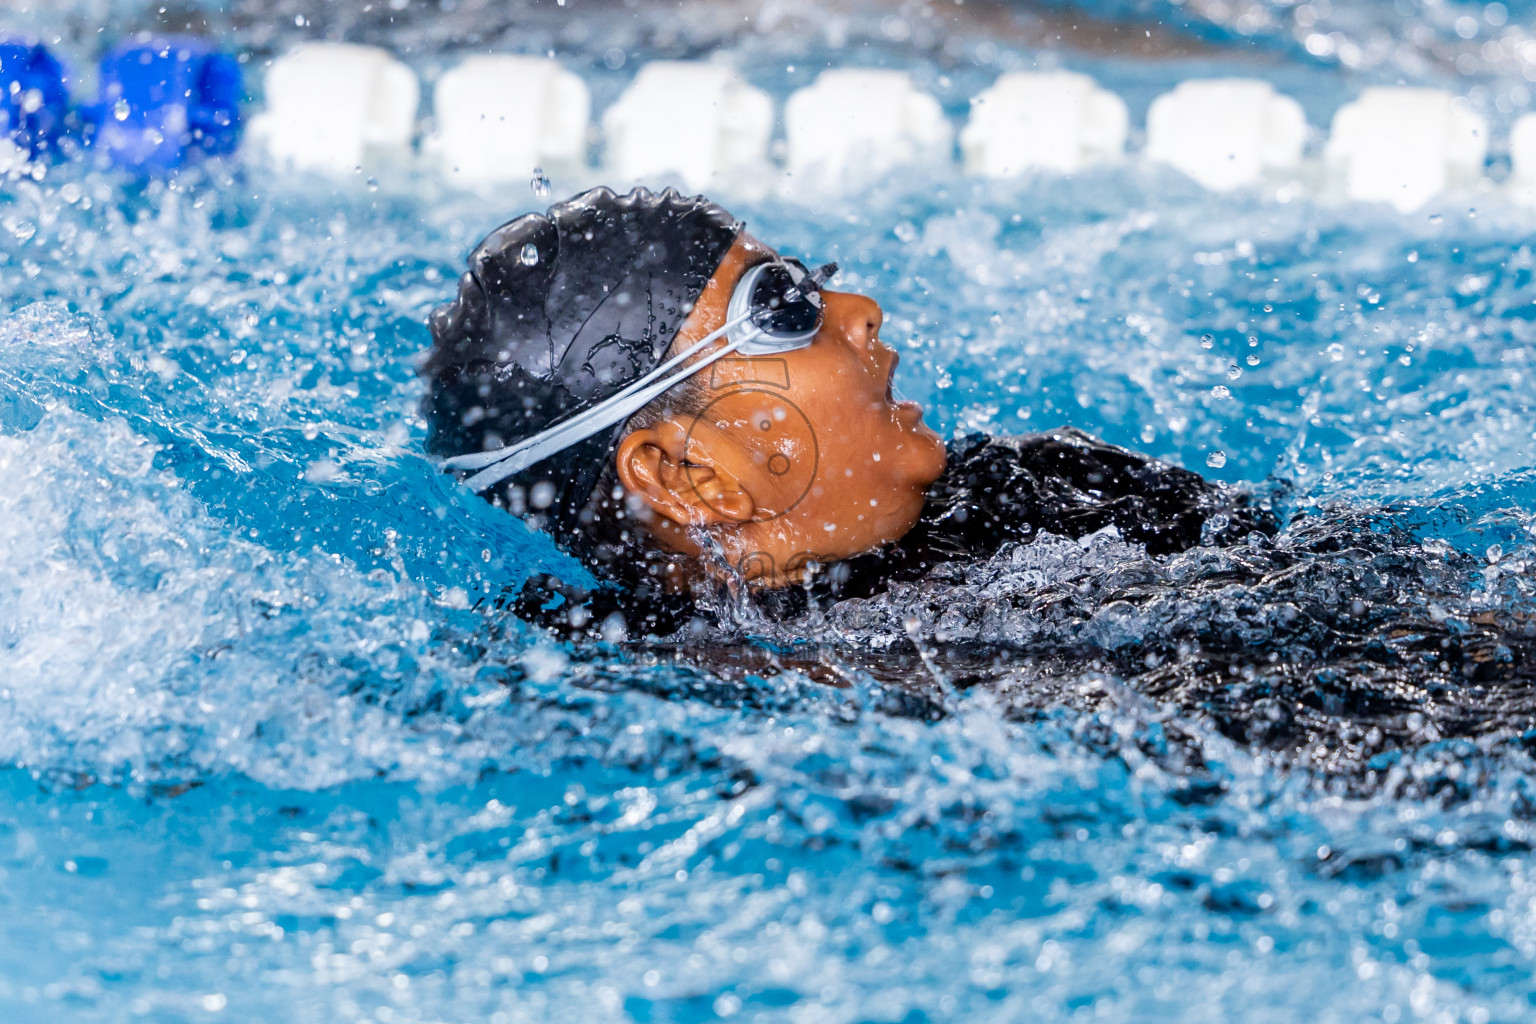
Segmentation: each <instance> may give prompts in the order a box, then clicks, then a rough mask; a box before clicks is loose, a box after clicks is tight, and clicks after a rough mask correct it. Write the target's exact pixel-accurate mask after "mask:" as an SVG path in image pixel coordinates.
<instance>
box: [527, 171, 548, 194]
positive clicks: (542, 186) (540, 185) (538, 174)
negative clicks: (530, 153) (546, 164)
mask: <svg viewBox="0 0 1536 1024" xmlns="http://www.w3.org/2000/svg"><path fill="white" fill-rule="evenodd" d="M528 187H529V188H531V189H533V194H534V195H536V196H538V197H539V198H540V199H543V198H545V197H546V196H548V195H549V188H550V186H549V179H548V178H547V177H545V176H544V168H542V167H535V168H534V169H533V180H532V181H530V182H529V183H528Z"/></svg>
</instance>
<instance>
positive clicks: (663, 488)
mask: <svg viewBox="0 0 1536 1024" xmlns="http://www.w3.org/2000/svg"><path fill="white" fill-rule="evenodd" d="M728 443H729V442H728V441H726V440H725V439H724V438H721V437H719V436H717V435H716V433H715V432H714V431H713V430H712V429H710V428H708V427H705V426H704V425H703V424H698V425H696V426H695V429H694V430H693V431H692V432H691V433H689V432H687V431H685V430H683V428H682V427H681V426H679V425H678V424H676V423H673V422H670V421H668V422H664V423H661V424H658V425H656V426H654V427H642V428H640V429H639V430H634V431H631V432H630V433H629V434H627V435H626V436H625V437H624V439H623V440H622V441H620V442H619V449H618V452H617V453H616V454H615V456H614V458H615V460H616V463H617V469H618V474H619V482H620V483H622V484H623V485H624V489H625V490H626V491H628V492H629V493H630V494H633V495H636V496H637V497H639V498H640V500H641V501H643V502H645V504H646V505H648V506H649V507H650V509H651V511H652V512H653V513H655V514H656V515H658V516H660V517H662V518H663V519H666V520H668V521H670V522H672V523H674V524H676V525H677V526H682V527H687V526H719V525H724V524H727V523H729V524H739V523H746V522H750V521H751V519H752V513H754V512H755V511H757V504H756V503H755V502H754V501H753V500H752V495H750V494H748V493H747V491H746V489H745V488H744V487H743V486H742V485H741V481H740V480H739V479H737V477H736V476H735V475H734V474H733V473H731V472H730V471H729V470H728V469H727V468H726V461H727V460H723V459H721V458H719V457H718V456H719V455H721V454H723V452H722V451H721V446H722V445H725V444H728Z"/></svg>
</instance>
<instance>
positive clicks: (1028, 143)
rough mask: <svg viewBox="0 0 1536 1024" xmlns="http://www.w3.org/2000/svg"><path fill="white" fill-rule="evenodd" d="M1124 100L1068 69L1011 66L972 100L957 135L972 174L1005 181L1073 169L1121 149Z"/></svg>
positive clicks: (1115, 155)
mask: <svg viewBox="0 0 1536 1024" xmlns="http://www.w3.org/2000/svg"><path fill="white" fill-rule="evenodd" d="M1127 121H1128V119H1127V116H1126V110H1125V103H1124V101H1122V100H1121V99H1120V97H1118V96H1116V95H1115V94H1114V93H1112V92H1109V91H1108V90H1106V89H1101V88H1100V87H1099V86H1098V84H1097V83H1096V82H1094V80H1093V79H1092V78H1089V77H1088V76H1087V75H1080V74H1076V73H1074V72H1070V71H1062V72H1055V73H1041V74H1035V73H1030V72H1023V71H1013V72H1009V73H1008V74H1005V75H1003V76H1002V77H1000V78H999V79H998V80H997V81H996V82H995V83H993V84H992V86H991V87H990V88H988V89H985V90H983V91H982V92H980V93H978V94H977V95H976V96H975V97H974V98H973V99H972V100H971V116H970V120H969V121H968V122H967V123H966V126H965V128H964V130H963V131H961V133H960V152H961V154H962V156H963V159H964V162H965V169H966V171H967V172H968V173H970V174H978V175H984V176H986V177H990V178H1006V177H1012V176H1014V175H1018V174H1023V173H1024V172H1026V171H1029V170H1031V169H1035V168H1039V169H1042V170H1049V171H1056V172H1059V173H1062V174H1071V173H1073V172H1074V171H1078V170H1080V169H1082V168H1084V167H1087V166H1089V165H1090V164H1095V163H1101V162H1103V161H1106V160H1113V159H1117V158H1119V157H1120V156H1121V155H1122V154H1123V153H1124V152H1125V135H1126V126H1127Z"/></svg>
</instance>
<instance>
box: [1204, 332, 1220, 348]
mask: <svg viewBox="0 0 1536 1024" xmlns="http://www.w3.org/2000/svg"><path fill="white" fill-rule="evenodd" d="M1215 344H1216V339H1215V338H1214V337H1212V336H1211V335H1209V334H1202V335H1200V347H1201V348H1210V347H1211V346H1213V345H1215Z"/></svg>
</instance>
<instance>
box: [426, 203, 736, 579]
mask: <svg viewBox="0 0 1536 1024" xmlns="http://www.w3.org/2000/svg"><path fill="white" fill-rule="evenodd" d="M740 231H741V225H740V223H739V222H737V221H736V219H735V218H734V217H732V216H731V215H730V214H729V213H728V212H727V211H726V210H725V209H724V208H723V207H721V206H719V205H717V204H715V203H713V202H710V201H709V200H708V199H705V198H704V197H703V196H691V197H685V196H682V195H679V194H678V193H677V192H676V191H674V190H671V189H668V190H667V191H665V192H662V193H659V194H657V193H652V192H650V191H647V190H645V189H635V190H634V191H632V192H630V193H629V194H627V195H623V196H620V195H617V194H615V193H614V192H613V191H611V190H609V189H606V188H599V189H593V190H592V191H589V192H585V193H583V194H581V195H579V196H576V197H574V198H572V199H569V200H566V201H565V202H562V203H556V204H555V205H554V206H551V207H550V208H549V211H548V212H547V213H545V214H542V215H540V214H529V215H527V216H524V217H519V218H518V219H516V220H514V221H511V222H509V223H507V224H504V225H502V226H501V227H500V228H497V229H496V230H495V231H493V232H492V233H491V234H490V235H488V236H487V237H486V239H485V240H484V241H483V242H481V243H480V245H479V246H478V247H477V248H476V249H475V251H474V252H473V253H472V254H471V255H470V257H469V272H468V273H466V274H465V275H464V276H463V278H462V279H461V280H460V282H459V292H458V296H457V297H456V298H455V299H454V300H453V301H452V302H450V303H448V304H447V305H445V306H442V307H440V308H438V309H437V310H435V311H434V312H433V314H432V317H431V322H430V326H431V330H432V341H433V345H432V350H431V352H430V353H429V354H428V356H427V358H426V360H425V362H424V363H423V364H422V367H421V370H420V373H421V375H422V376H423V377H424V378H426V381H427V394H426V397H425V398H424V399H423V401H422V412H423V415H424V416H425V418H426V421H427V444H426V447H427V451H428V452H430V453H432V454H434V455H440V456H445V457H446V456H453V455H461V454H466V453H471V452H481V451H490V450H493V449H496V448H500V447H502V446H504V445H508V444H512V443H514V442H516V441H520V440H523V439H524V438H527V437H531V436H532V435H534V434H536V433H538V432H539V431H541V430H544V429H545V428H547V427H549V426H551V425H552V424H554V423H556V422H558V421H559V420H562V419H564V418H566V417H567V416H570V415H572V414H574V413H576V412H579V411H581V410H583V409H587V408H590V407H591V406H593V405H595V404H597V403H598V402H600V401H602V400H603V399H605V398H607V397H609V396H610V395H612V394H614V393H615V392H617V391H618V390H620V389H621V388H623V387H624V386H625V385H627V384H629V383H631V382H632V381H634V380H636V379H637V378H639V377H641V376H643V375H644V374H645V373H647V372H649V371H650V370H652V369H654V368H655V367H656V366H657V365H658V364H659V363H660V362H661V360H662V359H663V358H665V356H666V354H667V352H668V351H669V349H670V347H671V345H672V341H673V339H674V338H675V337H676V335H677V332H678V329H679V328H680V327H681V326H682V324H683V321H684V320H685V319H686V318H687V316H688V314H689V312H691V311H692V309H693V306H694V303H695V302H696V301H697V300H698V297H699V294H700V293H701V292H702V291H703V290H704V286H705V285H706V284H707V283H708V282H709V279H710V278H711V277H712V276H713V275H714V273H715V271H716V270H717V269H718V268H719V266H720V263H721V261H722V260H723V259H724V258H725V255H726V253H727V252H729V251H730V248H731V246H732V245H733V244H734V243H735V241H736V237H737V235H738V234H739V233H740ZM690 394H691V391H690V390H689V389H687V388H685V387H680V388H678V389H675V391H674V392H672V393H669V394H668V395H663V396H661V398H658V399H657V400H656V402H655V403H653V404H652V407H649V408H648V409H647V410H642V412H641V413H640V414H638V415H639V417H640V418H641V419H642V420H644V419H645V417H646V416H647V415H649V416H650V417H651V418H652V419H654V418H656V417H657V413H656V411H655V410H656V408H657V407H671V408H674V409H677V408H682V407H684V406H686V404H687V403H688V402H689V400H690V399H689V397H688V396H689V395H690ZM628 429H630V428H629V426H628V425H627V424H621V425H620V426H619V427H617V428H616V429H614V430H612V431H602V432H599V433H598V434H596V435H594V436H593V437H591V438H588V439H587V440H585V441H583V442H581V443H580V444H577V445H574V446H572V447H571V448H568V449H566V450H565V451H562V452H559V453H558V454H556V455H553V456H551V457H550V458H548V459H545V460H544V461H542V462H539V463H537V464H535V465H533V466H530V467H528V468H527V469H525V470H523V471H522V472H520V473H517V474H515V475H514V476H512V477H511V478H509V479H508V480H507V481H506V482H504V483H503V484H501V485H499V486H497V487H495V488H492V489H491V490H490V491H488V492H487V493H486V497H487V498H488V499H489V500H491V501H493V502H495V503H496V504H498V505H500V506H502V507H504V508H507V509H508V510H509V511H511V512H513V513H515V514H517V515H520V516H523V517H525V518H526V519H528V520H529V521H530V522H531V523H532V524H533V525H535V526H536V527H537V528H539V529H542V530H544V531H545V532H547V533H548V534H549V535H550V536H551V537H552V538H554V540H555V542H556V543H557V544H558V545H559V546H560V547H561V548H563V549H564V550H566V551H568V552H569V553H571V554H573V555H575V556H576V557H578V558H580V559H581V560H582V561H583V562H585V563H586V564H587V565H588V567H589V568H591V569H592V570H593V571H594V572H595V573H596V574H598V575H599V576H602V577H606V578H609V579H621V578H626V577H629V576H632V575H633V574H634V572H635V571H636V565H637V562H638V561H639V560H638V559H637V558H636V555H637V554H639V553H640V552H642V551H645V550H646V549H647V548H648V547H649V546H648V545H645V544H644V543H643V540H644V538H643V537H642V536H641V531H640V530H639V529H638V528H637V527H636V524H635V523H634V521H633V520H632V519H631V518H630V517H629V516H628V515H627V513H626V510H625V507H624V498H623V494H622V491H621V490H620V489H619V487H618V481H617V476H616V474H615V472H614V467H613V457H614V451H615V449H616V447H617V445H618V442H619V440H620V439H621V438H622V437H623V436H624V434H625V433H626V432H627V431H628Z"/></svg>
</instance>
